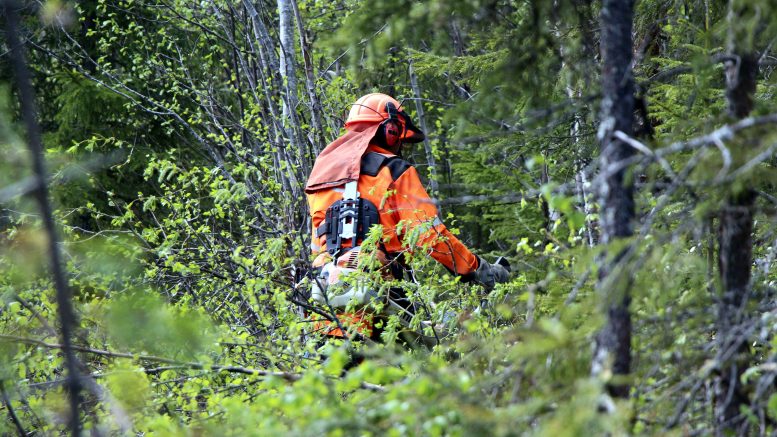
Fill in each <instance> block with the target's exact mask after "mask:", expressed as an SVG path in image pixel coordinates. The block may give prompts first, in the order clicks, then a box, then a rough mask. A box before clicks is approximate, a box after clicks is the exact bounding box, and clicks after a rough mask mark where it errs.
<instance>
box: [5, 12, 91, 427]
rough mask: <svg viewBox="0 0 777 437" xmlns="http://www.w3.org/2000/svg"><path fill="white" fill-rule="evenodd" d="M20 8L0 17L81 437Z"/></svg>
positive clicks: (69, 309)
mask: <svg viewBox="0 0 777 437" xmlns="http://www.w3.org/2000/svg"><path fill="white" fill-rule="evenodd" d="M18 8H19V6H18V5H17V4H16V2H14V1H8V2H2V3H0V17H5V28H6V34H5V37H6V41H7V42H8V47H9V49H10V50H9V52H8V59H9V61H10V65H11V68H12V69H13V73H14V76H15V78H16V87H17V89H18V90H19V103H20V105H19V106H20V108H21V113H22V119H23V120H24V126H25V128H26V130H27V146H28V148H29V150H30V156H31V158H32V167H33V173H34V176H35V185H36V190H35V199H36V201H37V203H38V206H39V207H40V211H41V220H42V222H43V228H44V230H45V232H46V236H47V239H48V241H47V249H48V255H49V262H50V267H51V275H52V277H53V280H54V288H55V290H56V299H57V313H58V315H59V322H60V325H61V331H62V332H61V335H62V352H63V353H64V355H65V367H66V368H67V382H66V387H67V392H68V396H69V398H70V418H69V426H70V431H71V434H72V435H73V436H78V435H80V434H81V424H80V421H79V405H80V393H81V376H80V373H79V371H78V367H77V362H78V361H77V358H76V356H75V352H74V351H73V347H72V343H71V339H72V338H73V331H74V330H75V328H76V325H77V320H76V315H75V311H74V309H73V303H72V296H71V292H70V288H69V287H68V284H67V280H66V279H65V271H64V268H63V264H62V256H61V254H60V251H59V238H58V235H57V230H56V226H55V224H54V215H53V211H52V207H51V204H50V203H49V192H48V186H47V185H46V168H45V162H44V157H43V144H42V142H41V133H40V126H39V125H38V121H37V114H36V113H37V109H36V107H35V93H34V91H33V89H32V84H31V82H30V72H29V70H28V68H27V64H26V61H25V56H24V45H23V44H22V42H21V41H20V39H19V35H18V27H17V26H18V25H19V15H18V11H17V9H18Z"/></svg>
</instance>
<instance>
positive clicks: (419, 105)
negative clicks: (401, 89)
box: [408, 61, 439, 196]
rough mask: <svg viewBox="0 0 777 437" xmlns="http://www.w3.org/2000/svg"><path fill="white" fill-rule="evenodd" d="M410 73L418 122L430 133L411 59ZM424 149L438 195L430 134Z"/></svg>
mask: <svg viewBox="0 0 777 437" xmlns="http://www.w3.org/2000/svg"><path fill="white" fill-rule="evenodd" d="M408 74H409V75H410V86H411V87H412V88H413V97H415V111H416V113H418V123H419V124H420V125H421V130H422V131H424V134H425V135H428V132H429V130H428V129H426V116H425V114H424V104H423V102H422V101H421V87H420V86H418V77H416V75H415V70H414V69H413V62H412V61H410V63H409V65H408ZM424 151H425V152H426V162H427V164H428V165H429V172H430V173H429V179H430V181H429V183H430V185H431V188H432V196H437V195H438V194H439V187H438V186H437V162H436V161H435V159H434V153H433V151H432V144H431V143H430V142H429V137H428V136H426V137H425V138H424Z"/></svg>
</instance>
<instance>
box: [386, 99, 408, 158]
mask: <svg viewBox="0 0 777 437" xmlns="http://www.w3.org/2000/svg"><path fill="white" fill-rule="evenodd" d="M386 113H387V114H388V116H389V118H388V119H386V121H384V122H383V123H382V124H381V130H382V137H383V140H384V141H385V143H386V145H387V146H389V147H395V146H397V145H398V144H399V143H400V142H401V141H402V134H403V133H404V132H402V130H403V125H402V122H401V121H400V120H399V115H398V111H397V108H396V107H395V106H394V104H393V103H391V102H387V103H386Z"/></svg>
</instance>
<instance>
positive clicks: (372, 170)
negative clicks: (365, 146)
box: [360, 152, 410, 180]
mask: <svg viewBox="0 0 777 437" xmlns="http://www.w3.org/2000/svg"><path fill="white" fill-rule="evenodd" d="M383 166H387V167H388V168H389V171H391V179H392V180H397V179H399V177H400V176H402V174H403V173H404V172H406V171H407V169H408V168H410V163H409V162H407V161H405V160H404V159H402V158H400V157H398V156H392V157H385V156H383V155H381V154H380V153H376V152H369V153H366V154H365V155H364V156H362V162H361V171H360V173H361V174H366V175H368V176H377V175H378V173H379V172H380V169H381V168H383Z"/></svg>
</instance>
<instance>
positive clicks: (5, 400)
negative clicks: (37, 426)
mask: <svg viewBox="0 0 777 437" xmlns="http://www.w3.org/2000/svg"><path fill="white" fill-rule="evenodd" d="M0 395H2V396H3V403H4V404H5V408H7V409H8V417H10V418H11V422H13V424H14V426H15V427H16V432H18V433H19V435H20V436H26V435H27V433H26V432H25V431H24V427H23V426H22V422H21V421H20V420H19V416H17V415H16V411H14V409H13V406H12V405H11V400H10V399H8V393H6V391H5V384H4V383H3V381H0Z"/></svg>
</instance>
